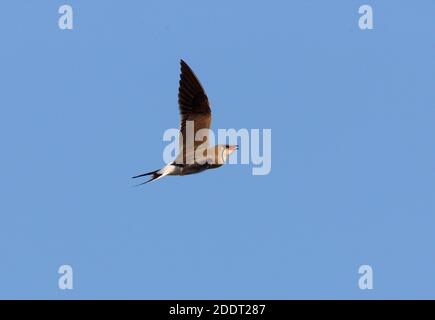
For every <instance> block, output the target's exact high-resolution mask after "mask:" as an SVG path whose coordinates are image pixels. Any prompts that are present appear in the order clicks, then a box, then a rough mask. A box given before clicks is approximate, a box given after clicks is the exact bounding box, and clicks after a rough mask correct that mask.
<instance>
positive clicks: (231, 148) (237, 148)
mask: <svg viewBox="0 0 435 320" xmlns="http://www.w3.org/2000/svg"><path fill="white" fill-rule="evenodd" d="M230 150H231V151H234V150H239V146H238V145H235V146H231V147H230Z"/></svg>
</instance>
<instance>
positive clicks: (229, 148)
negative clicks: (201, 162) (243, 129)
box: [222, 144, 239, 160]
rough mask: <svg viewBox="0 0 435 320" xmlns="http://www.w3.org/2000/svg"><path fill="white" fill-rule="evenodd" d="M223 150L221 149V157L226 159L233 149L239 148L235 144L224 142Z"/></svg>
mask: <svg viewBox="0 0 435 320" xmlns="http://www.w3.org/2000/svg"><path fill="white" fill-rule="evenodd" d="M223 147H224V150H223V154H222V157H223V158H224V159H225V160H226V159H228V157H229V156H230V154H232V153H233V152H234V151H236V150H238V149H239V146H238V145H236V144H233V145H231V144H226V145H224V146H223Z"/></svg>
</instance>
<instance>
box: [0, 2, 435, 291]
mask: <svg viewBox="0 0 435 320" xmlns="http://www.w3.org/2000/svg"><path fill="white" fill-rule="evenodd" d="M65 3H67V4H70V5H71V6H72V7H73V10H74V29H73V30H60V29H59V28H58V26H57V20H58V18H59V14H58V12H57V11H58V8H59V6H60V5H62V4H65ZM362 4H370V5H372V7H373V11H374V29H373V30H366V31H361V30H360V29H359V28H358V18H359V14H358V8H359V6H360V5H362ZM434 10H435V3H434V2H433V1H430V0H422V1H417V2H415V1H401V2H400V4H399V2H397V1H375V0H371V1H344V0H343V1H328V2H327V1H271V2H266V1H219V2H211V1H183V3H181V2H180V1H138V0H137V1H102V0H99V1H79V0H77V1H73V0H68V1H43V2H42V1H30V0H27V1H24V0H19V1H8V2H6V1H3V2H2V3H1V5H0V34H1V42H2V44H1V48H2V49H1V50H0V66H1V72H0V86H1V88H2V90H1V92H2V93H1V95H0V137H1V138H0V139H1V149H2V152H1V157H0V176H1V178H2V179H1V182H0V193H1V202H0V212H1V214H0V252H1V263H0V298H55V299H76V298H84V299H88V298H133V299H150V298H154V299H164V298H174V299H175V298H177V299H181V298H183V299H186V298H192V299H199V298H201V299H206V298H227V299H233V298H246V299H249V298H257V299H269V298H275V299H292V298H329V299H331V298H332V299H334V298H349V299H350V298H353V299H367V298H374V299H378V298H435V252H434V243H435V233H434V224H435V215H434V213H435V210H434V209H435V200H434V199H435V198H434V192H435V183H434V181H435V180H434V179H435V171H434V163H435V149H434V144H433V139H434V136H435V126H434V118H435V107H434V101H435V91H434V87H433V86H434V74H435V60H434V59H433V57H434V56H435V46H434V39H433V30H434V29H435V20H434V19H433V12H434ZM180 58H183V59H185V60H186V61H187V62H188V63H189V64H190V65H191V67H192V68H193V69H194V70H195V72H196V73H197V75H198V76H199V77H200V79H201V81H202V84H203V85H204V87H205V88H206V90H207V93H208V96H209V99H210V100H211V102H212V106H213V115H214V118H213V127H214V128H260V129H261V128H270V129H272V171H271V173H270V174H269V175H266V176H253V175H252V174H251V171H252V166H251V165H232V166H227V167H223V168H220V169H218V170H213V171H210V172H205V173H202V174H199V175H194V176H188V177H169V178H167V179H162V180H160V181H158V182H156V183H153V184H148V185H145V186H143V187H141V188H133V187H132V185H133V182H132V181H131V179H130V177H131V176H132V175H134V174H137V173H141V172H143V171H149V170H154V169H157V168H159V167H160V166H162V164H163V161H162V151H163V148H164V147H165V146H166V143H165V142H164V141H162V136H163V132H164V131H165V130H166V129H168V128H176V127H178V123H179V120H178V110H177V108H178V107H177V86H178V74H179V59H180ZM64 264H68V265H71V266H72V268H73V270H74V289H73V290H60V289H59V288H58V278H59V276H60V275H59V274H58V273H57V270H58V268H59V266H61V265H64ZM363 264H368V265H370V266H372V268H373V272H374V278H373V282H374V289H373V290H364V291H363V290H360V289H359V288H358V279H359V277H360V275H359V274H358V268H359V266H360V265H363Z"/></svg>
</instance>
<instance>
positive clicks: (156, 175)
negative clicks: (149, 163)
mask: <svg viewBox="0 0 435 320" xmlns="http://www.w3.org/2000/svg"><path fill="white" fill-rule="evenodd" d="M158 172H159V170H155V171H151V172H147V173H142V174H139V175H137V176H134V177H131V178H132V179H136V178H140V177H145V176H151V178H150V179H149V180H147V181H145V182H142V183H139V184H137V185H136V187H137V186H141V185H143V184H145V183H148V182H151V181H153V180H157V179H158V178H160V177H161V176H162V174H161V173H158Z"/></svg>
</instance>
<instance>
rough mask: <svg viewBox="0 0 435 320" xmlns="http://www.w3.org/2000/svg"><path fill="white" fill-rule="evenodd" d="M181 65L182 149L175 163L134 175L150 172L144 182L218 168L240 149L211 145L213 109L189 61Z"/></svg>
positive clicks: (180, 108) (180, 142) (179, 100)
mask: <svg viewBox="0 0 435 320" xmlns="http://www.w3.org/2000/svg"><path fill="white" fill-rule="evenodd" d="M180 64H181V74H180V85H179V89H178V105H179V110H180V118H181V123H180V141H179V144H180V152H179V154H178V156H177V157H176V159H175V160H174V161H173V162H172V163H170V164H168V165H166V166H165V167H163V168H162V169H159V170H156V171H152V172H148V173H144V174H140V175H137V176H134V177H133V178H138V177H143V176H147V175H151V176H152V177H151V179H150V180H148V181H145V182H144V183H147V182H150V181H153V180H156V179H159V178H161V177H163V176H166V175H181V176H182V175H189V174H194V173H199V172H202V171H204V170H208V169H215V168H219V167H221V166H222V165H223V164H224V163H225V161H226V160H227V159H228V157H229V155H230V154H231V153H232V152H234V151H235V150H237V148H238V147H237V146H235V145H216V146H213V147H209V145H208V139H209V138H208V134H207V132H208V130H209V129H210V125H211V109H210V104H209V101H208V97H207V95H206V93H205V90H204V88H203V87H202V85H201V83H200V82H199V80H198V78H197V77H196V76H195V74H194V73H193V71H192V69H191V68H190V67H189V66H188V65H187V63H186V62H184V61H183V60H181V62H180ZM189 126H191V127H192V130H191V131H189ZM200 130H202V132H203V133H204V134H203V140H202V141H195V139H194V138H195V135H196V134H197V133H198V131H200ZM192 134H193V137H192V136H191V135H192ZM142 184H143V183H142Z"/></svg>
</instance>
